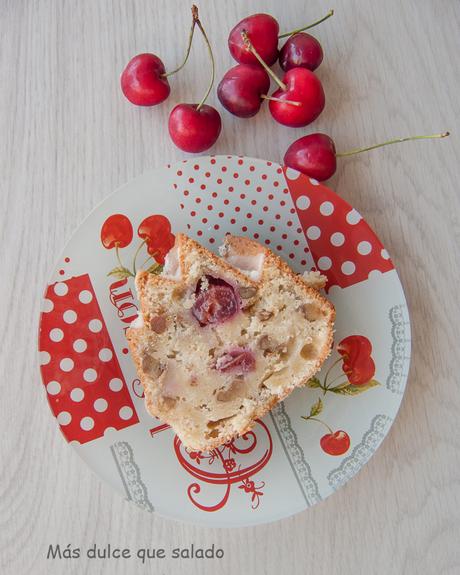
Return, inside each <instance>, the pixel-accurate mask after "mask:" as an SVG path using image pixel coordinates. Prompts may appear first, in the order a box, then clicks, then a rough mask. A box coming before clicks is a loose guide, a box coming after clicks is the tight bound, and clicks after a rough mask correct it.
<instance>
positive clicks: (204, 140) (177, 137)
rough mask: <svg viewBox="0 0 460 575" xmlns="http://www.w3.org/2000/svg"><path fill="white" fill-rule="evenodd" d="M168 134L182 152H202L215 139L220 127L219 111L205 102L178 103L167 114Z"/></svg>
mask: <svg viewBox="0 0 460 575" xmlns="http://www.w3.org/2000/svg"><path fill="white" fill-rule="evenodd" d="M168 128H169V134H170V136H171V139H172V141H173V142H174V143H175V144H176V146H177V147H178V148H180V149H181V150H183V151H184V152H192V153H197V152H203V151H204V150H207V149H208V148H210V147H211V146H212V145H213V144H214V143H215V142H216V140H217V138H218V137H219V134H220V130H221V128H222V121H221V118H220V114H219V112H218V111H217V110H216V109H215V108H213V107H212V106H208V105H207V104H203V105H201V107H200V108H199V109H198V107H197V104H178V105H177V106H176V107H175V108H174V109H173V110H172V112H171V114H170V116H169V123H168Z"/></svg>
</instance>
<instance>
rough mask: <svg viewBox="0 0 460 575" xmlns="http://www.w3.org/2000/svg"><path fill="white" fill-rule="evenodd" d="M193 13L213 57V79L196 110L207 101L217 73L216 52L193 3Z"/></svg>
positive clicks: (210, 55)
mask: <svg viewBox="0 0 460 575" xmlns="http://www.w3.org/2000/svg"><path fill="white" fill-rule="evenodd" d="M192 15H193V19H194V22H195V24H196V25H197V26H198V28H199V29H200V32H201V33H202V34H203V38H204V41H205V42H206V46H207V48H208V52H209V57H210V58H211V80H210V82H209V86H208V89H207V90H206V94H205V95H204V96H203V98H202V99H201V102H200V103H199V104H198V106H197V107H196V110H197V111H198V110H199V109H200V108H201V106H203V104H204V103H205V102H206V100H207V98H208V96H209V94H210V92H211V90H212V87H213V85H214V78H215V75H216V63H215V61H214V54H213V53H212V48H211V43H210V41H209V38H208V36H207V35H206V32H205V29H204V28H203V25H202V24H201V21H200V18H199V17H198V8H197V7H196V6H195V5H193V6H192Z"/></svg>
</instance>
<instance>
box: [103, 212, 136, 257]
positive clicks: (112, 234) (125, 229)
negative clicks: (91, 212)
mask: <svg viewBox="0 0 460 575" xmlns="http://www.w3.org/2000/svg"><path fill="white" fill-rule="evenodd" d="M132 239H133V226H132V225H131V222H130V221H129V218H127V217H126V216H124V215H123V214H114V215H113V216H110V217H108V218H107V219H106V220H105V222H104V223H103V224H102V228H101V242H102V245H103V246H104V247H105V248H106V249H108V250H111V249H112V248H115V247H119V248H125V247H126V246H128V245H129V244H130V243H131V241H132Z"/></svg>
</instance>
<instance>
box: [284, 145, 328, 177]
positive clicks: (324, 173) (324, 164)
mask: <svg viewBox="0 0 460 575" xmlns="http://www.w3.org/2000/svg"><path fill="white" fill-rule="evenodd" d="M284 164H285V165H286V166H288V167H289V168H293V169H294V170H298V171H299V172H302V173H303V174H307V175H308V176H309V177H310V178H315V180H318V181H320V182H322V181H323V180H327V179H328V178H330V177H331V176H332V174H334V172H335V170H336V167H337V161H336V152H335V144H334V142H333V141H332V139H331V138H330V137H329V136H326V134H310V135H308V136H303V137H302V138H299V139H298V140H296V141H295V142H294V143H293V144H291V145H290V146H289V148H288V149H287V152H286V154H285V155H284Z"/></svg>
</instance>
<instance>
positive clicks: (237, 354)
mask: <svg viewBox="0 0 460 575" xmlns="http://www.w3.org/2000/svg"><path fill="white" fill-rule="evenodd" d="M255 367H256V359H255V357H254V354H253V352H252V351H251V350H250V349H248V348H245V347H235V348H233V349H230V350H228V351H226V352H225V353H224V355H222V356H221V357H219V358H218V359H217V361H216V369H217V370H218V371H221V372H222V373H233V374H235V375H243V374H244V373H247V372H249V371H254V369H255Z"/></svg>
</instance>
